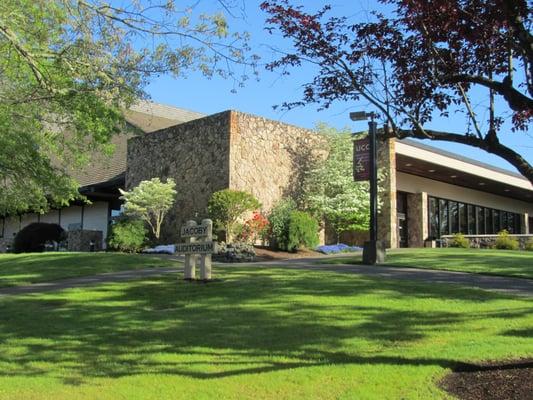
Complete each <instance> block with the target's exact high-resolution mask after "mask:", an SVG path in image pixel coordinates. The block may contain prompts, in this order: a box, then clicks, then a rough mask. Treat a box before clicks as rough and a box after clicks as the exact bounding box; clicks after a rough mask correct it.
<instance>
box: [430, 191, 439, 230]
mask: <svg viewBox="0 0 533 400" xmlns="http://www.w3.org/2000/svg"><path fill="white" fill-rule="evenodd" d="M438 227H439V213H438V208H437V199H436V198H434V197H430V198H429V237H430V238H431V239H435V238H437V237H438V235H439V233H438Z"/></svg>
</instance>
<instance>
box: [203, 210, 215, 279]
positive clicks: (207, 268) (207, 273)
mask: <svg viewBox="0 0 533 400" xmlns="http://www.w3.org/2000/svg"><path fill="white" fill-rule="evenodd" d="M202 225H204V226H206V227H207V236H206V237H205V241H206V242H211V241H212V240H213V221H211V220H210V219H204V220H202ZM200 279H203V280H204V281H208V280H211V254H202V257H201V259H200Z"/></svg>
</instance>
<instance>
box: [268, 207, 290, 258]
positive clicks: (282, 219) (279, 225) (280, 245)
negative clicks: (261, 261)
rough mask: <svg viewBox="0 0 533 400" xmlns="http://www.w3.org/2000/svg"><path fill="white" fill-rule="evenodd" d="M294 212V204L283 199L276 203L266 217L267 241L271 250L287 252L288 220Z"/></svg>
mask: <svg viewBox="0 0 533 400" xmlns="http://www.w3.org/2000/svg"><path fill="white" fill-rule="evenodd" d="M295 210H296V203H295V202H294V201H293V200H291V199H283V200H280V201H279V202H277V203H276V205H275V206H274V207H273V208H272V210H271V211H270V214H269V215H268V222H269V226H270V228H269V232H268V241H269V245H270V247H271V248H273V249H279V250H287V243H288V237H289V219H290V216H291V213H292V212H293V211H295Z"/></svg>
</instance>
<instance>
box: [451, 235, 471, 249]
mask: <svg viewBox="0 0 533 400" xmlns="http://www.w3.org/2000/svg"><path fill="white" fill-rule="evenodd" d="M450 247H458V248H461V249H468V248H469V247H470V241H469V240H468V239H467V238H465V235H463V234H462V233H456V234H455V235H453V238H452V240H451V242H450Z"/></svg>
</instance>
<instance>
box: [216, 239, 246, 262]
mask: <svg viewBox="0 0 533 400" xmlns="http://www.w3.org/2000/svg"><path fill="white" fill-rule="evenodd" d="M213 260H215V261H222V262H250V261H254V260H255V249H254V246H253V245H251V244H250V243H243V242H236V243H232V244H226V243H224V242H220V243H218V245H217V252H216V253H215V254H213Z"/></svg>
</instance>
